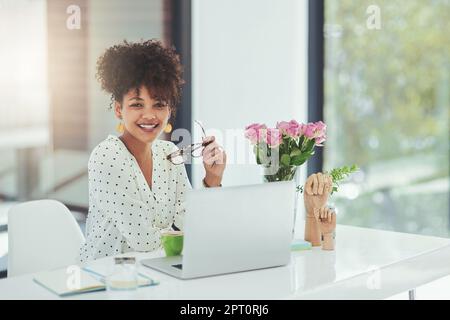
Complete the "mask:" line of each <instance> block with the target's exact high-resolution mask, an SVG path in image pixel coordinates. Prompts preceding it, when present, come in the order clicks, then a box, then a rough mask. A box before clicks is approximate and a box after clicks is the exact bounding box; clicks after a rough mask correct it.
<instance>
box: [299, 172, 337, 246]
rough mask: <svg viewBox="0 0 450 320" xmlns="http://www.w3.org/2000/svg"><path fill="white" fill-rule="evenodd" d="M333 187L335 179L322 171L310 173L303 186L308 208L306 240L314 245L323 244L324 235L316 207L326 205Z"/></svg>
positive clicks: (306, 207) (319, 207)
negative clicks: (315, 212)
mask: <svg viewBox="0 0 450 320" xmlns="http://www.w3.org/2000/svg"><path fill="white" fill-rule="evenodd" d="M332 188H333V180H332V179H331V177H330V176H329V175H325V174H322V173H320V172H319V173H315V174H312V175H310V176H309V177H308V179H306V182H305V186H304V188H303V190H304V193H303V199H304V202H305V209H306V224H305V240H306V241H309V242H311V244H312V246H314V247H317V246H320V245H321V244H322V243H321V238H322V235H321V231H320V227H319V223H318V222H317V221H316V219H315V217H314V209H321V208H324V207H325V205H326V204H327V201H328V197H329V196H330V193H331V190H332Z"/></svg>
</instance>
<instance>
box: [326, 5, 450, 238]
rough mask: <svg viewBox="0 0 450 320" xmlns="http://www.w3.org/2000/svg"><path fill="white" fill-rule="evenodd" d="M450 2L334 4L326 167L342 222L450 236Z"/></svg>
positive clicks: (329, 8) (329, 16)
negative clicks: (349, 171)
mask: <svg viewBox="0 0 450 320" xmlns="http://www.w3.org/2000/svg"><path fill="white" fill-rule="evenodd" d="M447 30H450V2H449V1H445V0H442V1H439V0H435V1H431V0H430V1H381V0H378V1H349V0H341V1H335V0H326V1H325V26H324V33H325V70H324V118H325V122H326V123H327V124H328V130H329V131H328V135H329V139H328V141H327V145H326V148H325V150H324V169H325V170H327V169H328V170H329V169H331V168H334V167H338V166H342V165H348V164H353V163H355V164H357V165H359V166H360V168H361V171H360V172H359V173H358V174H355V175H354V176H353V177H352V179H351V180H350V181H349V182H347V183H345V184H343V185H342V186H341V189H340V191H339V193H338V194H336V195H335V196H333V200H334V201H335V204H336V206H337V207H338V210H339V220H340V223H342V224H352V225H358V226H364V227H374V228H379V229H392V230H396V231H401V232H411V233H422V234H431V235H436V236H449V235H450V229H449V163H450V161H449V105H450V101H449V100H450V61H449V56H450V55H449V53H450V42H449V38H448V31H447Z"/></svg>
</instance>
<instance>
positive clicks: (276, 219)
mask: <svg viewBox="0 0 450 320" xmlns="http://www.w3.org/2000/svg"><path fill="white" fill-rule="evenodd" d="M294 196H295V187H294V182H292V181H288V182H270V183H263V184H258V185H250V186H237V187H222V188H209V189H200V190H189V191H188V192H187V194H186V213H185V218H184V244H183V252H182V255H180V256H175V257H163V258H153V259H145V260H142V261H141V264H143V265H144V266H146V267H149V268H152V269H155V270H158V271H161V272H163V273H166V274H169V275H171V276H174V277H176V278H179V279H193V278H200V277H208V276H213V275H219V274H227V273H234V272H241V271H248V270H255V269H262V268H270V267H277V266H283V265H286V264H288V263H289V262H290V257H291V241H292V237H293V234H292V230H293V223H294Z"/></svg>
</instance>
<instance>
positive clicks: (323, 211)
mask: <svg viewBox="0 0 450 320" xmlns="http://www.w3.org/2000/svg"><path fill="white" fill-rule="evenodd" d="M314 218H315V220H316V223H317V224H318V225H319V229H320V232H321V233H322V236H323V244H322V249H323V250H334V230H335V229H336V213H335V212H334V210H333V209H331V208H329V207H325V208H320V209H318V208H314Z"/></svg>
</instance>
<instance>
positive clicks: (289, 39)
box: [192, 0, 308, 187]
mask: <svg viewBox="0 0 450 320" xmlns="http://www.w3.org/2000/svg"><path fill="white" fill-rule="evenodd" d="M192 6H193V8H192V24H193V26H192V41H193V42H192V55H193V66H192V76H193V79H192V85H193V114H192V118H193V119H199V120H201V121H202V122H203V124H204V125H205V127H206V128H207V129H208V128H209V129H215V130H209V131H208V130H207V134H208V135H209V134H216V135H217V136H218V138H219V140H220V142H221V143H222V145H223V146H224V147H225V149H226V151H227V153H228V155H229V159H228V161H229V163H228V166H227V169H226V172H225V175H224V180H223V184H224V185H227V186H229V185H240V184H252V183H259V182H261V181H262V178H261V173H260V168H259V167H258V166H257V165H256V164H255V161H254V157H253V156H252V154H251V151H249V148H248V143H247V142H246V141H245V139H244V138H243V131H241V132H239V133H238V138H236V140H235V142H233V139H231V138H229V137H228V138H227V137H226V132H227V130H230V129H231V130H233V129H234V130H238V129H243V128H244V127H245V126H246V125H247V124H250V123H253V122H264V123H266V124H267V125H268V126H275V124H276V122H277V121H280V120H291V119H296V120H298V121H302V122H303V121H305V122H306V109H307V107H306V105H307V104H306V103H307V11H308V10H307V1H306V0H281V1H275V0H207V1H206V0H193V1H192ZM220 136H222V137H220ZM197 140H200V134H199V130H197V131H194V141H197ZM235 145H239V146H240V148H241V150H242V151H241V152H240V153H239V155H237V154H236V153H237V152H236V150H235V147H234V146H235ZM244 147H245V148H246V149H244ZM248 153H250V155H249V156H247V154H248ZM239 158H240V159H239ZM238 160H239V161H238ZM250 163H251V164H250ZM303 169H305V168H303ZM203 176H204V169H203V167H202V165H201V164H197V165H194V166H193V181H192V183H193V186H194V187H199V186H200V185H201V179H202V177H203Z"/></svg>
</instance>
